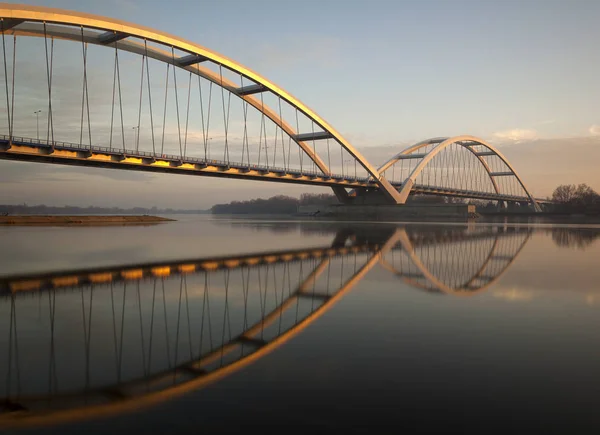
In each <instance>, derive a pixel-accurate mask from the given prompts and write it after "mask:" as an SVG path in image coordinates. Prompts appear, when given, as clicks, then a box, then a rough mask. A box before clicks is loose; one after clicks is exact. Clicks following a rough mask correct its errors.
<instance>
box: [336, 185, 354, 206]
mask: <svg viewBox="0 0 600 435" xmlns="http://www.w3.org/2000/svg"><path fill="white" fill-rule="evenodd" d="M331 190H333V193H334V194H335V197H336V198H337V200H338V201H339V202H340V204H352V202H353V199H354V198H353V197H352V196H350V195H349V194H348V192H347V191H346V189H344V188H343V187H342V186H332V187H331Z"/></svg>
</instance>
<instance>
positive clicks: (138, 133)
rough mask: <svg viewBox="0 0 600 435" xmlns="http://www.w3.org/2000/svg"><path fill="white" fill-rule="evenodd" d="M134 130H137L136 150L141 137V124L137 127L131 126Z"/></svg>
mask: <svg viewBox="0 0 600 435" xmlns="http://www.w3.org/2000/svg"><path fill="white" fill-rule="evenodd" d="M131 129H132V130H137V132H136V135H135V150H136V151H137V150H138V143H139V139H140V126H139V125H138V126H135V127H131Z"/></svg>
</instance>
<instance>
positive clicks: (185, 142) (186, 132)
mask: <svg viewBox="0 0 600 435" xmlns="http://www.w3.org/2000/svg"><path fill="white" fill-rule="evenodd" d="M191 93H192V72H191V71H190V78H189V80H188V96H187V109H186V112H185V136H184V139H183V157H185V156H186V154H187V138H188V125H189V122H190V97H191Z"/></svg>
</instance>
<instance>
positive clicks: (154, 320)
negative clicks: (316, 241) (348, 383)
mask: <svg viewBox="0 0 600 435" xmlns="http://www.w3.org/2000/svg"><path fill="white" fill-rule="evenodd" d="M530 235H531V230H529V229H527V228H502V227H475V228H465V227H455V228H452V227H449V228H446V229H444V230H438V231H431V229H428V231H426V232H425V231H420V230H419V228H418V227H412V226H411V227H396V226H393V227H384V229H383V230H382V227H373V228H362V229H356V228H354V229H352V228H347V229H342V230H339V231H338V232H337V233H336V234H335V236H334V237H333V240H332V243H331V244H330V245H328V246H322V247H316V248H312V249H301V250H288V251H278V252H270V253H257V254H252V255H243V256H230V257H219V258H212V259H210V258H209V259H206V258H205V259H194V260H187V261H179V262H165V263H151V264H138V265H127V266H118V267H112V268H110V267H109V268H101V269H87V270H76V271H64V272H56V273H48V274H38V275H28V276H14V277H4V278H0V296H2V297H1V298H0V319H6V321H0V349H2V351H3V352H2V353H1V355H6V356H5V360H4V361H5V363H3V364H6V365H5V367H3V368H2V367H1V366H0V369H1V370H4V374H5V379H6V382H5V384H4V385H0V397H1V398H0V427H2V426H5V427H9V426H19V425H29V424H51V423H57V422H63V421H70V420H74V419H80V418H89V417H95V416H102V415H109V414H112V413H115V412H123V411H127V410H134V409H138V408H140V407H142V406H147V405H151V404H155V403H159V402H161V401H163V400H167V399H169V398H173V397H176V396H178V395H180V394H183V393H185V392H188V391H192V390H196V389H199V388H201V387H203V386H205V385H207V384H209V383H211V382H214V381H216V380H218V379H220V378H222V377H224V376H227V375H228V374H230V373H232V372H234V371H237V370H239V369H241V368H242V367H244V366H246V365H247V364H250V363H251V362H253V361H255V360H256V359H258V358H261V357H262V356H264V355H266V354H268V353H269V352H271V351H272V350H274V349H275V348H277V347H278V346H280V345H282V344H283V343H285V342H287V341H288V340H290V339H291V338H292V337H294V336H295V335H296V334H298V333H299V332H301V331H302V330H303V329H304V328H306V327H308V326H309V325H310V324H311V323H312V322H314V321H315V320H316V319H318V318H319V317H320V316H322V315H323V314H324V313H325V312H327V310H329V309H330V308H331V307H332V306H333V305H334V304H335V303H336V302H337V301H339V300H340V299H341V298H342V297H343V296H344V295H345V294H346V293H347V292H349V291H350V290H351V289H352V288H353V287H354V286H355V285H356V284H357V283H359V282H360V280H361V279H363V278H364V276H365V275H366V274H367V273H368V272H369V271H370V270H372V268H373V267H375V266H377V265H378V264H380V265H381V266H382V267H383V268H384V269H386V270H388V271H390V272H392V273H394V274H395V275H397V276H399V277H400V278H402V279H403V280H404V281H406V282H407V283H408V284H410V285H411V286H414V287H416V288H419V289H422V290H426V291H427V292H442V293H446V294H453V295H459V296H464V295H472V294H476V293H478V292H480V291H483V290H485V289H486V288H489V286H490V285H492V284H493V283H494V282H495V281H496V280H497V279H498V278H499V277H500V276H501V275H502V274H503V273H504V272H505V271H506V270H507V269H508V267H509V266H510V264H512V262H513V261H514V259H515V258H516V256H517V255H518V254H519V252H520V251H521V250H522V249H523V246H525V244H526V243H527V241H528V240H529V237H530ZM25 371H26V373H27V377H24V376H22V373H24V372H25ZM0 374H1V372H0ZM0 379H1V378H0Z"/></svg>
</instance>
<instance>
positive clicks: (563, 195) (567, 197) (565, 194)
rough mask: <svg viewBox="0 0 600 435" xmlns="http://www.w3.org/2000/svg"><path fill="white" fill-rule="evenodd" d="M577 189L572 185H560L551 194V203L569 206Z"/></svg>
mask: <svg viewBox="0 0 600 435" xmlns="http://www.w3.org/2000/svg"><path fill="white" fill-rule="evenodd" d="M576 191H577V187H575V185H574V184H561V185H560V186H558V187H557V188H556V189H554V192H553V193H552V201H555V202H558V203H560V204H569V203H570V202H572V201H573V199H574V198H575V192H576Z"/></svg>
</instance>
